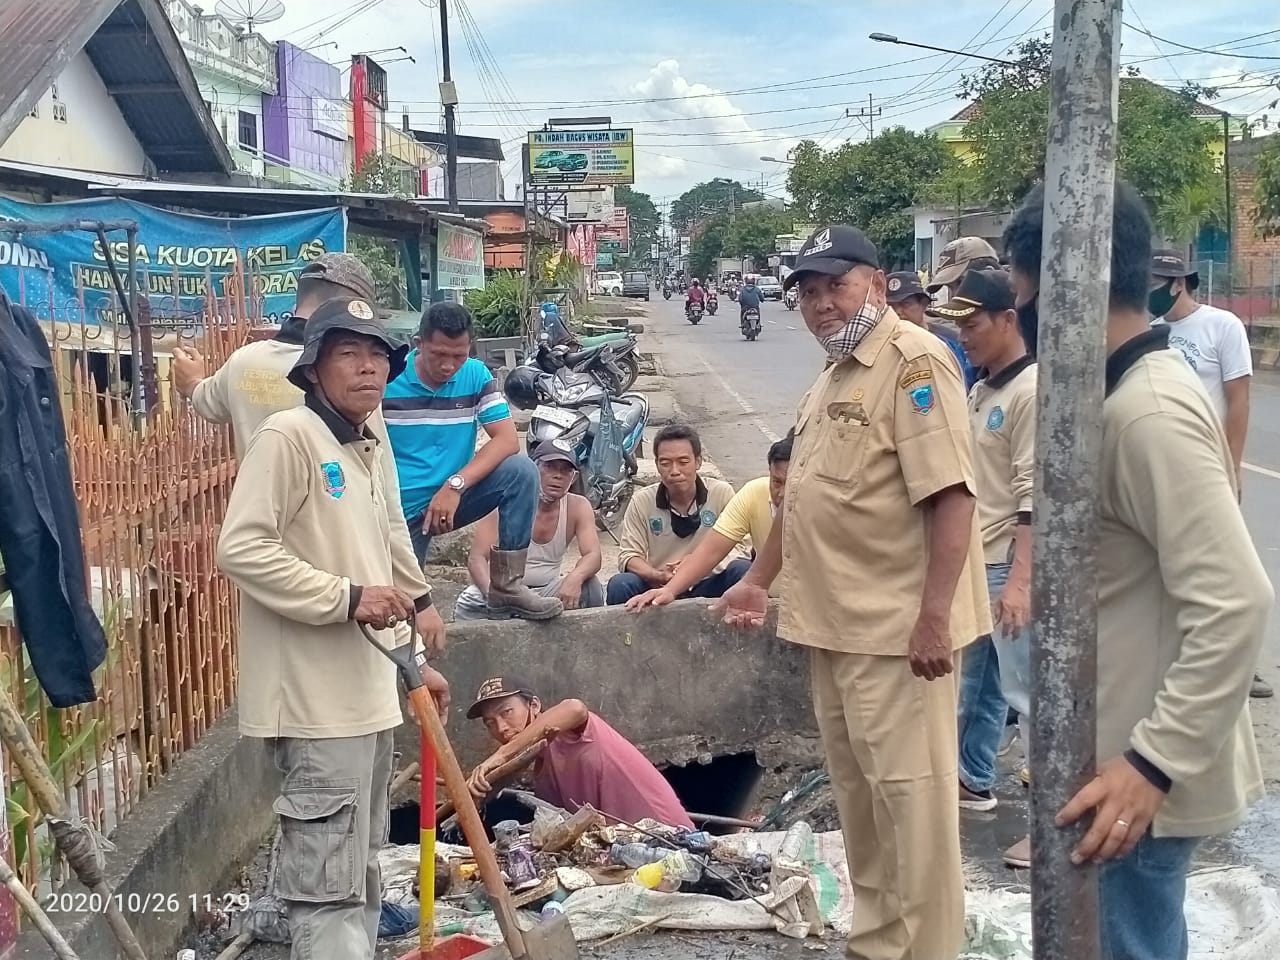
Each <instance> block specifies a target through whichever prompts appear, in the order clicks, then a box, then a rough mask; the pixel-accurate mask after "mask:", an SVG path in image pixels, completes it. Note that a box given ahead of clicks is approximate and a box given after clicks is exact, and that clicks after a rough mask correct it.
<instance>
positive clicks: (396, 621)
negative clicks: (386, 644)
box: [387, 617, 400, 627]
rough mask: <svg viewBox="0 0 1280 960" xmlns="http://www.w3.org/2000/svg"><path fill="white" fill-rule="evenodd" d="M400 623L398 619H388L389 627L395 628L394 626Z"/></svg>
mask: <svg viewBox="0 0 1280 960" xmlns="http://www.w3.org/2000/svg"><path fill="white" fill-rule="evenodd" d="M399 622H400V621H399V620H398V619H396V618H395V617H387V626H388V627H394V626H395V625H396V624H397V623H399Z"/></svg>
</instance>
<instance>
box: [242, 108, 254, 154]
mask: <svg viewBox="0 0 1280 960" xmlns="http://www.w3.org/2000/svg"><path fill="white" fill-rule="evenodd" d="M239 126H240V146H242V147H245V148H247V149H249V150H257V149H258V117H257V115H256V114H252V113H249V112H248V111H246V110H241V111H240V124H239Z"/></svg>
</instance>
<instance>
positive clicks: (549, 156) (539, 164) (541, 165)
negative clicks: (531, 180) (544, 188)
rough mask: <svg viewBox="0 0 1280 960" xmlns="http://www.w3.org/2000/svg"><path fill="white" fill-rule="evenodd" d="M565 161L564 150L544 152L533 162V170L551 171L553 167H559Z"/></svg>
mask: <svg viewBox="0 0 1280 960" xmlns="http://www.w3.org/2000/svg"><path fill="white" fill-rule="evenodd" d="M564 159H565V152H564V151H563V150H544V151H543V152H542V153H540V154H538V158H537V159H536V160H534V161H533V168H534V169H535V170H550V169H551V168H552V167H559V166H560V163H561V161H562V160H564Z"/></svg>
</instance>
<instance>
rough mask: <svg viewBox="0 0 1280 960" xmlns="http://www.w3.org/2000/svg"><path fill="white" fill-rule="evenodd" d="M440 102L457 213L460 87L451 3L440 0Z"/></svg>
mask: <svg viewBox="0 0 1280 960" xmlns="http://www.w3.org/2000/svg"><path fill="white" fill-rule="evenodd" d="M440 65H441V69H442V72H443V79H442V80H441V81H440V103H441V105H442V106H443V107H444V163H445V166H444V184H445V187H444V189H445V197H446V198H447V199H448V201H449V212H450V213H457V212H458V128H457V118H456V117H455V115H454V111H455V110H456V109H457V106H458V88H457V87H456V86H454V83H453V74H452V73H451V72H450V70H449V0H440Z"/></svg>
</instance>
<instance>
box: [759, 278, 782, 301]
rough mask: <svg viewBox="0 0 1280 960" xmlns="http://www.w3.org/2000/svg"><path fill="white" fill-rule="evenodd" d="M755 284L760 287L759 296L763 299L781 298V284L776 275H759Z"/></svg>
mask: <svg viewBox="0 0 1280 960" xmlns="http://www.w3.org/2000/svg"><path fill="white" fill-rule="evenodd" d="M756 286H757V287H759V288H760V296H761V297H763V298H764V299H765V300H781V299H782V284H781V283H779V282H778V278H777V277H761V278H760V279H759V280H757V281H756Z"/></svg>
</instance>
